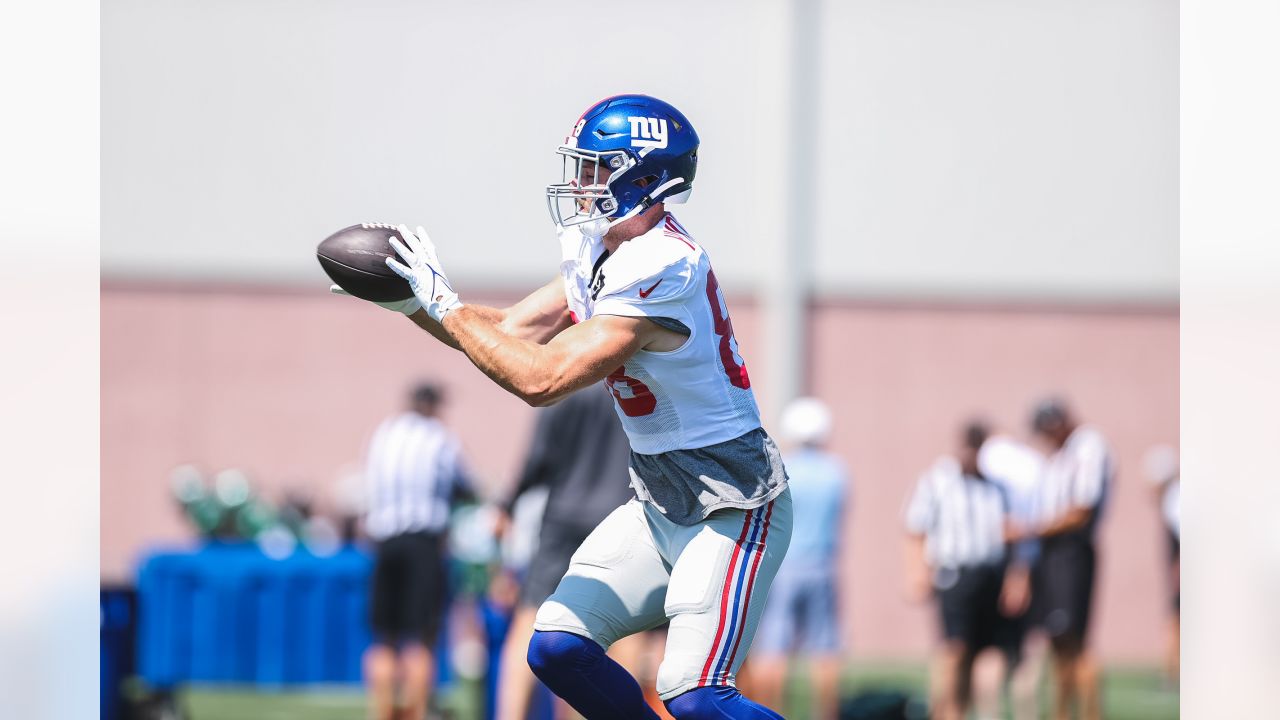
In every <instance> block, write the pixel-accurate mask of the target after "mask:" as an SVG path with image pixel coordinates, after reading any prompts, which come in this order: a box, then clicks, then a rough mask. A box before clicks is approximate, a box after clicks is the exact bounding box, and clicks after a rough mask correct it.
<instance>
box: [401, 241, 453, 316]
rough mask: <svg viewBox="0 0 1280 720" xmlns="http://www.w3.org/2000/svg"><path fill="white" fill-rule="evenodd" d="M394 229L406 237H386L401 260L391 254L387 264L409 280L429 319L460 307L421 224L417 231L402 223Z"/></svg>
mask: <svg viewBox="0 0 1280 720" xmlns="http://www.w3.org/2000/svg"><path fill="white" fill-rule="evenodd" d="M396 229H397V230H399V231H400V236H401V237H403V238H404V240H405V241H404V242H400V238H397V237H395V236H394V235H393V236H391V237H390V238H388V240H390V242H391V247H392V249H394V250H395V251H396V254H397V255H399V256H400V260H402V261H403V262H401V261H400V260H396V259H395V258H393V257H391V258H387V267H389V268H391V270H392V271H393V272H395V274H397V275H399V276H400V277H402V278H404V279H405V280H406V281H408V283H409V287H411V288H413V294H414V295H415V296H417V298H418V300H419V302H421V303H422V308H423V309H424V310H426V311H427V314H428V315H430V316H431V319H432V320H435V321H436V322H441V321H443V320H444V316H445V315H447V314H449V312H450V311H452V310H456V309H458V308H460V307H462V301H461V300H459V299H458V293H456V292H454V291H453V286H452V285H450V284H449V278H447V277H445V274H444V268H443V267H441V266H440V259H439V258H438V257H436V246H435V244H434V243H432V242H431V238H429V237H427V231H426V230H423V229H422V226H421V225H419V226H418V232H417V234H414V233H412V232H409V228H408V227H406V226H404V225H400V226H398V227H397V228H396Z"/></svg>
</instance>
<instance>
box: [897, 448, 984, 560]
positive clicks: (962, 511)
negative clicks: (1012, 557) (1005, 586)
mask: <svg viewBox="0 0 1280 720" xmlns="http://www.w3.org/2000/svg"><path fill="white" fill-rule="evenodd" d="M1008 512H1009V502H1008V499H1007V495H1006V493H1005V489H1004V488H1003V487H1001V486H1000V484H999V483H996V482H993V481H991V480H987V479H986V478H981V477H977V476H974V475H966V474H965V473H963V472H962V471H961V469H960V463H959V462H957V461H956V460H955V459H954V458H950V457H944V458H941V459H940V460H938V462H936V463H934V465H933V467H931V468H930V469H929V470H927V471H926V472H925V473H924V474H923V475H921V476H920V480H919V482H918V483H917V484H916V489H915V492H914V493H913V494H912V495H911V499H910V501H909V502H908V503H907V511H906V524H907V531H908V532H910V533H912V534H915V535H924V536H925V554H926V560H927V561H928V563H929V565H930V566H931V567H933V568H935V569H938V568H949V569H958V568H964V567H975V566H979V565H993V564H996V563H999V562H1001V561H1003V560H1004V558H1005V541H1004V523H1005V517H1006V515H1007V514H1008Z"/></svg>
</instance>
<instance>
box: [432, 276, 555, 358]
mask: <svg viewBox="0 0 1280 720" xmlns="http://www.w3.org/2000/svg"><path fill="white" fill-rule="evenodd" d="M466 307H467V308H468V309H469V310H470V311H471V312H472V313H474V314H476V315H478V316H479V317H481V318H483V319H485V320H487V321H489V322H491V323H493V324H494V325H496V326H497V327H498V329H500V330H501V331H502V332H504V333H506V334H507V335H511V336H512V337H517V338H521V339H524V340H532V341H534V342H537V343H545V342H547V341H548V340H550V339H551V338H553V337H555V336H556V335H557V334H558V333H559V332H560V331H561V330H564V329H565V328H566V327H568V326H569V325H570V324H571V321H570V318H569V308H568V306H567V304H566V303H565V299H564V290H563V289H562V287H561V283H560V279H559V278H556V279H555V280H552V281H551V282H550V283H547V284H546V285H544V286H542V287H540V288H538V289H537V290H535V291H533V292H532V293H530V294H529V295H528V296H527V297H525V298H524V299H522V300H521V301H520V302H518V303H516V304H515V305H512V306H511V307H507V308H496V307H489V306H488V305H476V304H474V303H472V304H468V305H467V306H466ZM409 318H410V319H411V320H413V322H414V324H415V325H417V326H418V327H420V328H422V329H423V330H426V331H427V332H428V333H430V334H431V335H432V337H434V338H436V339H437V340H439V341H440V342H442V343H444V344H445V345H448V346H449V347H451V348H453V349H455V350H461V349H462V347H461V346H460V345H459V344H458V341H457V340H455V339H454V337H453V335H451V334H449V331H448V330H446V329H445V328H444V326H442V325H441V324H440V323H438V322H436V321H435V320H432V319H431V316H429V315H427V313H426V311H424V310H419V311H418V312H416V313H414V314H413V315H410V316H409Z"/></svg>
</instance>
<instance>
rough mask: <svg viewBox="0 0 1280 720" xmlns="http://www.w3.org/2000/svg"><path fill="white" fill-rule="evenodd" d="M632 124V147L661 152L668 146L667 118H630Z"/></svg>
mask: <svg viewBox="0 0 1280 720" xmlns="http://www.w3.org/2000/svg"><path fill="white" fill-rule="evenodd" d="M627 122H629V123H631V147H642V148H653V149H658V150H661V149H662V148H664V147H666V146H667V121H666V119H665V118H651V117H629V118H627Z"/></svg>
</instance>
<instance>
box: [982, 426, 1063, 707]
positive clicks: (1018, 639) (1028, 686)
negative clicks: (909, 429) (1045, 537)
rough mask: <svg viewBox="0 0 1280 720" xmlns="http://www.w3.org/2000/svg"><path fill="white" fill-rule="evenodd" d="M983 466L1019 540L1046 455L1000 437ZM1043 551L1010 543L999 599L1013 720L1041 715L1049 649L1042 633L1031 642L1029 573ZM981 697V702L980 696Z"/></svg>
mask: <svg viewBox="0 0 1280 720" xmlns="http://www.w3.org/2000/svg"><path fill="white" fill-rule="evenodd" d="M978 468H979V469H980V470H982V474H983V475H985V476H986V477H989V478H991V479H993V480H995V481H996V482H999V483H1000V484H1001V486H1002V487H1004V489H1005V495H1006V497H1007V498H1008V500H1009V511H1010V520H1009V530H1010V533H1009V538H1008V539H1010V540H1013V539H1015V534H1016V532H1017V528H1022V527H1029V526H1031V525H1032V524H1033V523H1034V522H1035V511H1036V494H1037V493H1038V492H1039V489H1040V477H1041V474H1042V473H1043V472H1044V455H1042V454H1041V453H1040V452H1038V451H1037V450H1036V449H1035V448H1033V447H1031V446H1029V445H1027V444H1026V443H1023V442H1022V441H1020V440H1017V439H1015V438H1013V437H1011V436H1009V435H1005V434H996V435H992V436H991V437H989V438H987V441H986V442H984V443H983V444H982V450H980V451H979V452H978ZM1039 551H1040V545H1039V543H1038V542H1037V541H1036V540H1035V539H1034V538H1027V539H1022V540H1021V541H1020V542H1016V543H1014V544H1012V545H1011V547H1010V557H1009V566H1008V569H1007V570H1006V571H1005V583H1004V589H1003V591H1002V592H1001V596H1000V606H1001V616H1002V617H1001V627H1002V629H1003V632H1002V633H1001V635H1002V636H1003V637H1002V639H1001V643H1000V646H1001V649H1002V650H1004V654H1005V657H1004V660H1005V666H1006V667H1005V670H1006V672H1005V677H1004V678H1003V680H1004V681H1005V682H1004V684H1005V685H1006V690H1007V697H1008V701H1009V713H1008V716H1009V717H1010V718H1011V719H1012V720H1035V718H1038V717H1039V716H1040V685H1041V682H1040V679H1041V678H1042V677H1043V675H1044V668H1045V663H1046V662H1047V661H1048V654H1049V648H1048V643H1047V642H1046V641H1044V639H1043V638H1042V637H1041V636H1039V635H1035V636H1032V639H1031V641H1030V642H1029V641H1028V628H1029V624H1030V618H1029V617H1028V612H1027V611H1028V607H1029V604H1030V597H1031V590H1030V583H1029V582H1027V577H1028V575H1029V570H1028V569H1029V568H1030V567H1031V566H1032V565H1034V563H1035V561H1036V557H1037V556H1038V554H1039ZM981 670H982V669H981V668H978V669H976V670H975V683H981V682H982V679H980V678H978V677H976V676H977V675H978V674H980V673H981ZM977 699H979V700H980V699H982V697H981V694H978V698H977ZM981 709H982V708H981V707H979V710H981Z"/></svg>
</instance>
